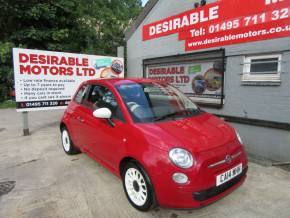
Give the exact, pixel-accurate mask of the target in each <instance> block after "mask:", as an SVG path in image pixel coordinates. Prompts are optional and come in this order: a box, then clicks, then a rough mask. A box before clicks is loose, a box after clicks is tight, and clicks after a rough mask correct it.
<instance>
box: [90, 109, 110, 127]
mask: <svg viewBox="0 0 290 218" xmlns="http://www.w3.org/2000/svg"><path fill="white" fill-rule="evenodd" d="M93 116H94V117H96V118H99V119H107V121H108V123H109V124H110V126H111V127H115V123H114V122H113V121H112V119H111V117H112V112H111V111H110V109H109V108H106V107H103V108H99V109H97V110H95V111H94V112H93Z"/></svg>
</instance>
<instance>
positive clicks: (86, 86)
mask: <svg viewBox="0 0 290 218" xmlns="http://www.w3.org/2000/svg"><path fill="white" fill-rule="evenodd" d="M89 87H90V85H89V84H84V85H82V86H80V87H79V89H78V91H77V92H76V94H75V96H74V98H73V101H74V102H75V103H76V104H78V105H83V99H85V98H86V97H87V95H88V92H87V89H88V88H89ZM83 88H84V89H85V94H82V98H81V101H80V102H78V101H77V100H76V98H77V95H78V93H79V92H80V91H81V89H83Z"/></svg>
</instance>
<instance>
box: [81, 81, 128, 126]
mask: <svg viewBox="0 0 290 218" xmlns="http://www.w3.org/2000/svg"><path fill="white" fill-rule="evenodd" d="M83 104H84V105H85V106H87V107H89V108H91V109H92V110H96V109H98V108H104V107H106V108H109V109H110V110H111V112H112V118H113V119H118V120H120V121H122V122H124V121H125V119H124V117H123V114H122V112H121V109H120V107H119V105H118V103H117V100H116V98H115V96H114V94H113V93H112V91H111V90H110V89H108V88H107V87H104V86H100V85H92V86H91V88H90V92H89V95H88V98H87V99H86V100H85V101H84V102H83Z"/></svg>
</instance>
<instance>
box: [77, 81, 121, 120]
mask: <svg viewBox="0 0 290 218" xmlns="http://www.w3.org/2000/svg"><path fill="white" fill-rule="evenodd" d="M88 86H89V91H88V92H87V93H86V96H85V99H86V100H88V98H89V95H90V94H91V91H92V89H93V87H95V86H100V87H103V88H106V89H107V90H109V91H110V92H111V93H112V95H113V96H114V98H115V100H116V102H117V105H118V107H119V110H120V113H121V115H122V118H123V119H119V118H117V117H114V116H112V118H111V119H112V120H119V121H120V122H122V123H126V118H125V116H124V113H123V111H122V108H121V106H120V104H119V102H118V99H117V97H116V95H115V94H114V92H113V90H112V89H110V88H109V87H108V86H105V85H103V84H88ZM81 105H82V106H84V107H86V108H88V109H89V110H91V111H92V112H94V110H93V108H92V107H90V106H88V105H86V104H83V103H82V104H81ZM112 115H113V112H112Z"/></svg>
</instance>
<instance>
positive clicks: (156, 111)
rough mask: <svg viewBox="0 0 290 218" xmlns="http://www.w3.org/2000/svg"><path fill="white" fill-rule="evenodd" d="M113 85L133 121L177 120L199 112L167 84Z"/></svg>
mask: <svg viewBox="0 0 290 218" xmlns="http://www.w3.org/2000/svg"><path fill="white" fill-rule="evenodd" d="M115 87H116V89H117V90H118V92H119V94H120V95H121V97H122V99H123V101H124V103H125V104H126V106H127V109H128V111H129V112H130V114H131V116H132V119H133V120H134V122H138V123H147V122H158V121H168V120H177V119H183V118H186V117H192V116H194V115H198V114H200V112H201V111H200V110H199V108H198V107H197V106H196V105H195V104H194V103H193V102H192V101H191V100H190V99H189V98H188V97H187V96H185V95H184V94H183V93H182V92H180V91H179V90H178V89H176V88H174V87H173V86H170V85H167V84H161V83H157V82H156V83H154V82H151V83H138V82H130V83H126V84H116V85H115Z"/></svg>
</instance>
